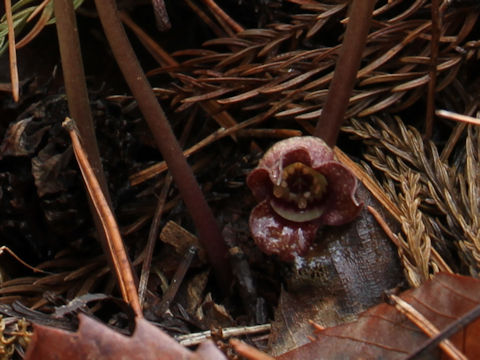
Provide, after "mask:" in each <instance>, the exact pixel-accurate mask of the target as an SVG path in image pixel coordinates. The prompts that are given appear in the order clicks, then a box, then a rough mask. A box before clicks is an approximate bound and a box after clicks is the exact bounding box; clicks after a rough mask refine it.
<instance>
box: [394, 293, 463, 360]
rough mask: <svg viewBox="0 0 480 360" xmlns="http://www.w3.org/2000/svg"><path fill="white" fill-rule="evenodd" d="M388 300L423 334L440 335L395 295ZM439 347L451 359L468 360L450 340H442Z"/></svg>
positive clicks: (423, 317)
mask: <svg viewBox="0 0 480 360" xmlns="http://www.w3.org/2000/svg"><path fill="white" fill-rule="evenodd" d="M389 299H390V300H391V301H392V302H393V304H394V306H395V308H396V309H397V310H398V311H400V312H401V313H402V314H403V315H405V316H406V317H407V318H408V319H410V321H412V322H413V323H414V324H415V325H417V326H418V327H419V328H420V330H422V331H423V332H424V333H425V334H427V335H428V336H430V337H431V336H435V335H437V334H439V333H440V331H439V330H438V328H437V327H436V326H435V325H433V324H432V323H431V322H430V321H428V319H427V318H426V317H425V316H423V315H422V314H421V313H420V312H418V311H417V310H416V309H415V308H414V307H413V306H412V305H410V304H409V303H407V302H406V301H404V300H403V299H401V298H400V297H398V296H396V295H389ZM439 346H440V348H441V349H442V350H443V351H444V352H445V353H446V354H447V355H448V356H450V357H451V358H452V359H461V360H468V359H467V357H466V356H465V355H464V354H462V353H461V352H460V350H458V349H457V348H456V347H455V345H453V344H452V342H451V341H450V340H443V341H442V342H441V343H440V344H439Z"/></svg>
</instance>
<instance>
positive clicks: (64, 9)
mask: <svg viewBox="0 0 480 360" xmlns="http://www.w3.org/2000/svg"><path fill="white" fill-rule="evenodd" d="M54 11H55V17H56V19H57V21H56V27H57V33H58V43H59V47H60V58H61V61H62V70H63V79H64V83H65V92H66V93H67V101H68V110H69V112H70V116H71V117H72V118H73V119H75V122H76V125H77V128H78V131H79V135H80V137H81V138H82V139H83V146H84V148H85V152H86V154H87V157H88V160H89V162H90V164H91V166H92V169H93V172H94V174H95V177H96V179H97V180H98V182H99V183H100V187H101V189H102V192H103V194H104V195H105V197H106V199H107V202H108V204H109V205H110V206H111V201H110V194H109V192H108V187H107V180H106V178H105V174H104V172H103V167H102V161H101V159H100V152H99V150H98V144H97V139H96V137H95V128H94V125H93V120H92V113H91V112H90V101H89V99H88V91H87V87H86V82H85V74H84V70H83V61H82V53H81V49H80V40H79V38H78V31H77V23H76V19H75V11H74V8H73V3H72V1H71V0H55V1H54ZM89 205H90V209H91V210H92V211H91V213H92V217H93V220H94V223H95V228H96V230H97V233H98V239H99V241H100V243H101V245H102V248H103V250H104V253H105V254H106V256H107V259H108V261H109V264H110V268H111V269H112V270H113V269H114V264H115V261H114V260H115V259H112V255H111V253H109V251H108V243H107V234H106V233H105V229H104V227H103V226H102V221H101V219H100V217H99V215H98V213H97V212H96V211H95V207H94V204H93V200H92V199H91V198H89Z"/></svg>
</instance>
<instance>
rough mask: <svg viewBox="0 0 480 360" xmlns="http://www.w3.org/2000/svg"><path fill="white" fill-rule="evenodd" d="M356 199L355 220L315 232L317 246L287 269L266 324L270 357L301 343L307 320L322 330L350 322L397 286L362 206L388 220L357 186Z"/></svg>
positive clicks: (389, 249)
mask: <svg viewBox="0 0 480 360" xmlns="http://www.w3.org/2000/svg"><path fill="white" fill-rule="evenodd" d="M357 197H358V198H359V199H362V200H363V202H364V203H365V207H364V208H363V209H362V211H361V212H360V214H359V216H358V218H357V219H356V220H355V221H353V222H351V223H349V224H346V225H343V226H335V227H327V228H325V229H324V230H323V231H321V232H319V233H318V235H317V239H316V244H317V245H316V246H315V247H314V248H313V249H312V250H311V251H310V252H309V253H308V254H307V255H306V256H305V257H303V258H300V259H298V260H296V262H295V263H294V264H293V265H292V267H291V269H290V270H291V275H290V276H288V277H287V278H286V283H287V288H286V289H285V290H284V291H282V293H281V296H280V300H279V305H278V307H277V309H276V311H275V321H274V323H273V324H272V335H271V338H270V346H271V353H272V355H274V356H276V355H280V354H283V353H284V352H286V351H289V350H292V349H295V348H297V347H298V346H300V345H303V344H305V343H307V342H308V341H309V340H308V338H307V336H308V335H310V334H311V325H310V324H309V320H313V321H315V322H316V323H318V324H320V325H321V326H323V327H331V326H336V325H339V324H342V323H345V322H350V321H352V320H354V319H356V316H357V315H358V314H359V313H361V312H363V311H365V310H367V309H369V308H370V307H372V306H374V305H376V304H379V303H381V302H382V300H383V294H384V291H385V290H389V289H391V288H393V287H396V286H397V285H398V284H399V283H400V282H401V281H402V271H401V269H400V265H399V261H398V257H397V254H396V249H395V247H394V246H393V244H392V243H391V241H390V239H388V238H387V237H386V235H385V233H384V231H383V230H382V229H381V228H380V226H379V225H378V224H377V222H376V220H375V219H374V218H373V216H372V215H371V214H370V213H369V212H368V210H367V209H366V206H367V205H369V206H374V207H375V208H376V209H378V211H381V212H382V214H383V216H385V217H386V218H388V214H386V212H384V211H383V209H382V207H381V206H380V205H379V203H378V202H377V201H376V200H375V199H374V198H373V196H372V195H371V193H370V192H369V191H368V190H366V188H365V187H364V186H363V185H360V186H359V187H358V189H357ZM391 225H392V226H393V225H394V224H393V223H391Z"/></svg>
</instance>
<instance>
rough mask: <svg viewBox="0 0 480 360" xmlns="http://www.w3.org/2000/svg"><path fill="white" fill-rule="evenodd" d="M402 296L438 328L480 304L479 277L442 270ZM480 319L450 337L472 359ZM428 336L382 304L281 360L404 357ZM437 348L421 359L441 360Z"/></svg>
mask: <svg viewBox="0 0 480 360" xmlns="http://www.w3.org/2000/svg"><path fill="white" fill-rule="evenodd" d="M400 298H402V299H403V300H405V301H406V302H408V303H409V304H410V305H412V306H413V307H414V308H415V309H416V310H417V311H419V312H420V313H422V315H423V316H425V317H426V318H427V319H428V321H430V322H431V323H432V324H433V325H435V326H436V327H437V328H438V329H439V330H440V331H441V330H442V329H444V328H445V327H447V326H448V325H449V324H450V323H452V322H453V321H455V320H456V319H458V318H459V317H461V316H462V315H464V314H466V313H467V312H469V311H470V310H472V309H473V308H474V307H475V306H478V305H479V303H480V281H479V280H477V279H474V278H471V277H466V276H460V275H450V274H445V273H441V274H438V275H436V276H435V278H434V279H433V280H430V281H427V282H426V283H424V285H422V286H421V287H420V288H417V289H413V290H408V291H405V292H404V293H403V294H402V295H401V296H400ZM479 333H480V320H478V319H477V320H476V321H474V322H473V323H471V324H470V325H468V326H467V327H466V328H464V329H462V330H460V331H459V332H458V333H457V334H455V335H454V336H452V337H451V338H450V340H451V341H452V342H453V344H454V345H455V346H456V347H457V348H458V349H459V350H460V351H462V352H463V353H464V354H465V355H466V356H467V357H468V358H469V359H477V358H479V356H480V343H479V342H478V335H479ZM426 340H428V337H427V336H426V335H425V334H424V333H423V332H421V331H420V330H419V329H418V328H417V327H416V326H415V325H414V324H413V323H411V322H410V321H409V320H408V319H407V318H406V317H405V316H404V315H402V314H401V313H400V312H398V311H397V310H396V309H395V308H394V306H391V305H387V304H381V305H378V306H375V307H374V308H372V309H370V310H368V311H366V312H365V313H363V314H362V315H361V316H360V318H359V319H358V320H357V321H355V322H353V323H350V324H344V325H340V326H336V327H331V328H327V329H325V330H322V331H320V332H319V333H318V334H317V340H315V341H313V342H311V343H309V344H306V345H303V346H301V347H299V348H297V349H295V350H292V351H290V352H287V353H285V354H283V355H281V356H279V357H278V358H277V359H279V360H294V359H303V360H308V359H319V358H322V359H333V358H341V359H356V358H358V356H359V354H361V356H362V358H365V359H403V358H405V357H406V356H407V355H408V354H409V353H411V352H413V351H414V350H416V348H417V347H419V346H420V345H421V344H423V343H424V342H425V341H426ZM438 358H439V352H438V350H437V351H436V352H435V353H434V354H428V355H426V356H424V357H422V359H438Z"/></svg>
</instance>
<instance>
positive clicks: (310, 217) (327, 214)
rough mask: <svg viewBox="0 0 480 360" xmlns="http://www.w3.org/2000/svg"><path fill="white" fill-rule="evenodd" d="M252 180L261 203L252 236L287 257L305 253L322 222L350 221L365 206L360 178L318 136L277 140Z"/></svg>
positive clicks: (253, 219) (266, 248) (263, 247)
mask: <svg viewBox="0 0 480 360" xmlns="http://www.w3.org/2000/svg"><path fill="white" fill-rule="evenodd" d="M247 185H248V187H249V188H250V190H251V191H252V193H253V195H254V196H255V198H256V199H257V200H258V201H259V202H260V203H259V204H258V205H257V206H256V207H255V208H254V209H253V210H252V212H251V214H250V221H249V223H250V230H251V232H252V236H253V239H254V240H255V242H256V244H257V246H258V247H259V248H260V249H261V250H262V251H263V252H265V253H267V254H275V255H277V256H278V257H279V258H280V259H282V260H284V261H291V260H293V259H294V257H295V256H296V255H299V256H302V255H303V254H305V252H306V251H307V250H308V249H309V247H310V245H311V244H312V242H313V240H314V239H315V234H316V232H317V230H318V228H319V227H320V226H321V225H342V224H345V223H348V222H350V221H352V220H353V219H354V218H355V217H356V216H357V215H358V213H359V212H360V210H361V208H362V204H359V203H358V202H357V201H356V199H355V191H356V188H357V179H356V177H355V176H354V175H353V173H352V172H351V171H350V170H349V169H348V168H347V167H345V166H344V165H343V164H341V163H340V162H338V161H337V160H336V158H335V155H334V153H333V150H332V149H331V148H330V147H329V146H328V145H327V144H325V142H324V141H323V140H322V139H320V138H317V137H313V136H300V137H292V138H289V139H286V140H283V141H280V142H277V143H276V144H275V145H274V146H272V147H271V148H270V149H269V150H268V151H267V152H266V153H265V155H264V156H263V158H262V159H261V160H260V162H259V164H258V166H257V167H256V168H255V169H254V170H253V171H252V172H251V173H250V174H249V175H248V177H247Z"/></svg>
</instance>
